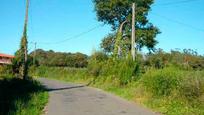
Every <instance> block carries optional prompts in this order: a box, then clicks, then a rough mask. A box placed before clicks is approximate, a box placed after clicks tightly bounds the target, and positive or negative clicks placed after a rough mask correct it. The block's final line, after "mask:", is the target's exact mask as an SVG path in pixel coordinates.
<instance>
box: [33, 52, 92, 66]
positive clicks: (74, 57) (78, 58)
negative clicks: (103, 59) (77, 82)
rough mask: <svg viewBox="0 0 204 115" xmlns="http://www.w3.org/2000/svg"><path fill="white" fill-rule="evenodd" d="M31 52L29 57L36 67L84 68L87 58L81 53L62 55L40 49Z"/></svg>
mask: <svg viewBox="0 0 204 115" xmlns="http://www.w3.org/2000/svg"><path fill="white" fill-rule="evenodd" d="M34 55H35V51H33V52H31V54H30V56H31V57H32V58H35V59H36V61H37V62H36V63H37V65H40V66H59V67H86V66H87V64H88V61H87V60H88V56H87V55H85V54H82V53H62V52H54V51H52V50H50V51H44V50H42V49H37V50H36V57H34Z"/></svg>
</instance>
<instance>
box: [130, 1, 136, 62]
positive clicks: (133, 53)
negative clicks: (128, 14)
mask: <svg viewBox="0 0 204 115" xmlns="http://www.w3.org/2000/svg"><path fill="white" fill-rule="evenodd" d="M131 53H132V59H133V61H135V3H133V4H132V47H131Z"/></svg>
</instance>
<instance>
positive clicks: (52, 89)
mask: <svg viewBox="0 0 204 115" xmlns="http://www.w3.org/2000/svg"><path fill="white" fill-rule="evenodd" d="M82 87H86V85H81V86H70V87H62V88H47V89H46V91H49V92H51V91H59V90H68V89H76V88H82Z"/></svg>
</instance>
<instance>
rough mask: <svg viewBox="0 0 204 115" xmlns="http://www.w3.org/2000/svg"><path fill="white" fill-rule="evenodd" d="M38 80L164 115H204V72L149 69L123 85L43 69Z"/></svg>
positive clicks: (114, 78) (72, 72)
mask: <svg viewBox="0 0 204 115" xmlns="http://www.w3.org/2000/svg"><path fill="white" fill-rule="evenodd" d="M34 74H35V75H36V76H42V77H47V78H51V79H57V80H63V81H67V82H75V83H88V82H90V81H93V79H94V82H92V84H91V86H92V87H96V88H100V89H103V90H105V91H107V92H111V93H113V94H115V95H118V96H120V97H122V98H125V99H128V100H130V101H134V102H137V103H140V104H141V105H143V106H145V107H148V108H151V109H152V110H153V111H156V112H160V113H162V114H165V115H203V114H204V71H186V70H181V69H178V68H176V67H167V68H164V69H149V70H148V71H147V72H146V73H145V74H142V75H140V76H139V77H138V79H137V80H135V81H132V82H129V83H127V84H126V85H121V84H120V79H119V78H117V76H115V75H107V76H100V75H99V76H98V77H94V76H90V75H89V74H88V70H87V69H76V68H55V67H40V68H39V69H38V70H37V71H36V72H35V73H34Z"/></svg>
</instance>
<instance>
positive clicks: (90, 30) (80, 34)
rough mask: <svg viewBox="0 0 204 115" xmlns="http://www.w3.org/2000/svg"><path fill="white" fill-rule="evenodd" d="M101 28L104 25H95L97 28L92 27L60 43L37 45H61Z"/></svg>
mask: <svg viewBox="0 0 204 115" xmlns="http://www.w3.org/2000/svg"><path fill="white" fill-rule="evenodd" d="M102 26H104V25H101V24H99V25H97V26H94V27H92V28H90V29H89V30H87V31H84V32H81V33H79V34H77V35H74V36H71V37H69V38H67V39H64V40H60V41H57V42H38V44H44V45H55V44H61V43H64V42H67V41H69V40H72V39H77V38H79V37H81V36H83V35H85V34H87V33H90V32H92V31H94V30H95V29H97V28H99V27H102Z"/></svg>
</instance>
